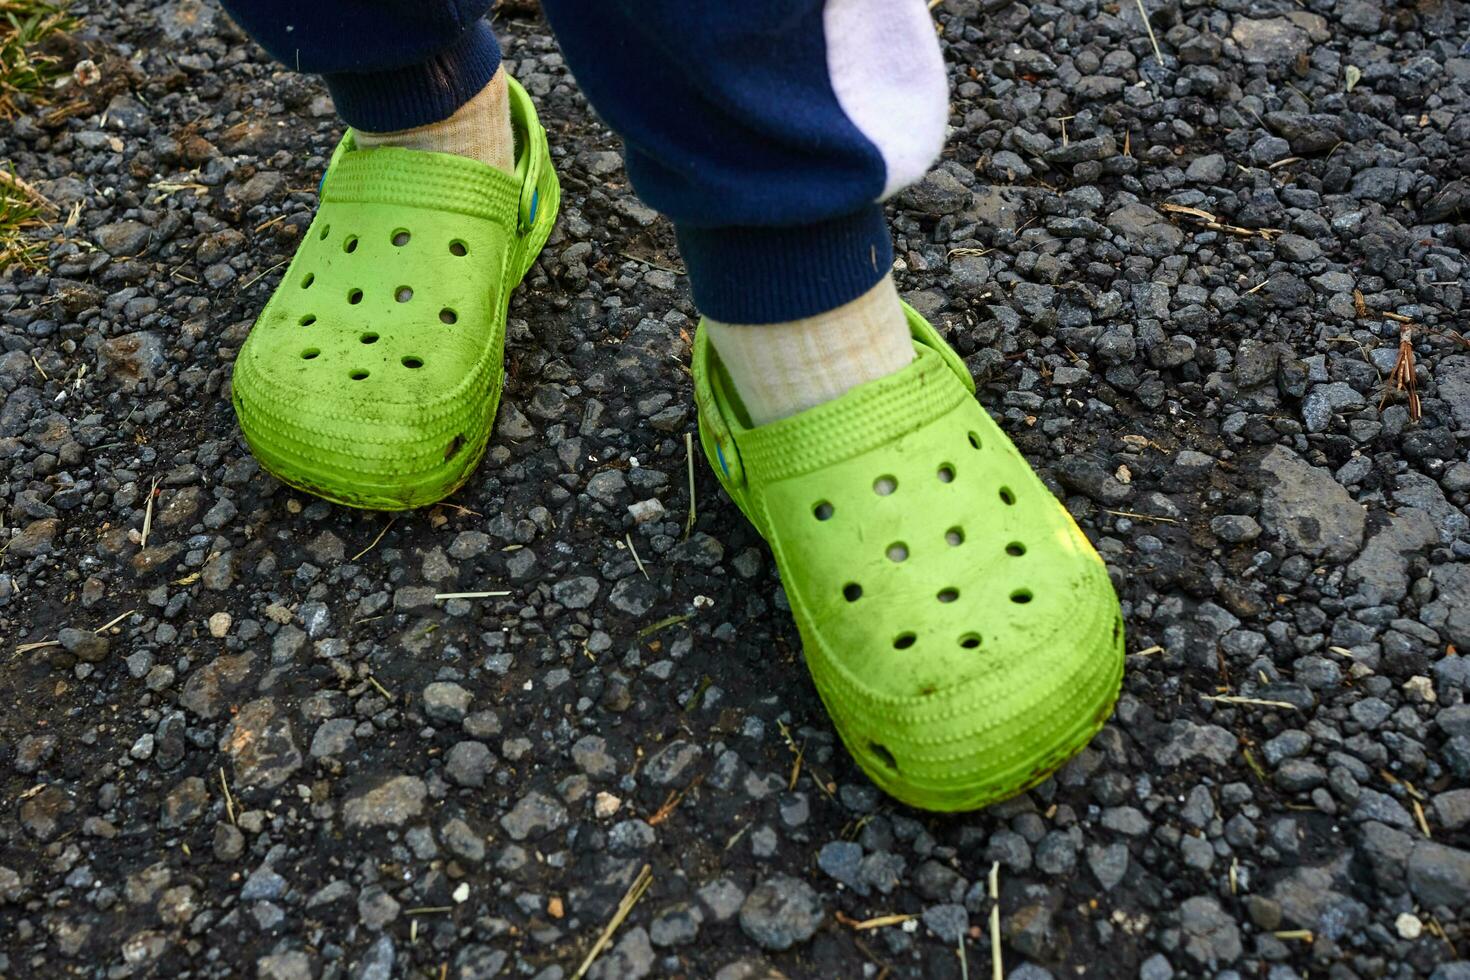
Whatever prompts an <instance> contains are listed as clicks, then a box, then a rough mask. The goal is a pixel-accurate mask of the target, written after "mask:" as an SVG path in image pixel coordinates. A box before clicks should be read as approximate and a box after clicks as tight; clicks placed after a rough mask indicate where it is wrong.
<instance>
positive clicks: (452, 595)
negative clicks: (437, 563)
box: [434, 592, 510, 601]
mask: <svg viewBox="0 0 1470 980" xmlns="http://www.w3.org/2000/svg"><path fill="white" fill-rule="evenodd" d="M504 595H510V593H509V592H435V593H434V599H435V601H443V600H445V599H491V598H496V597H499V596H504Z"/></svg>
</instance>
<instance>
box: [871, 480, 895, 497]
mask: <svg viewBox="0 0 1470 980" xmlns="http://www.w3.org/2000/svg"><path fill="white" fill-rule="evenodd" d="M897 489H898V479H897V478H896V477H892V476H880V477H878V479H876V480H874V481H873V492H874V493H876V494H877V495H878V496H880V497H886V496H888V495H889V494H890V493H892V492H893V491H895V490H897Z"/></svg>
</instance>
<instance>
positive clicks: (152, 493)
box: [138, 476, 158, 548]
mask: <svg viewBox="0 0 1470 980" xmlns="http://www.w3.org/2000/svg"><path fill="white" fill-rule="evenodd" d="M157 496H158V477H156V476H155V477H154V478H153V484H152V486H150V487H149V488H148V506H147V507H145V508H144V510H143V532H142V534H141V535H139V541H138V547H139V548H146V547H148V532H150V531H152V530H153V499H154V498H155V497H157Z"/></svg>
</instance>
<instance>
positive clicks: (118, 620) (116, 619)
mask: <svg viewBox="0 0 1470 980" xmlns="http://www.w3.org/2000/svg"><path fill="white" fill-rule="evenodd" d="M137 611H138V610H136V609H129V610H128V611H127V612H125V613H119V614H118V615H116V616H114V617H112V618H111V619H109V620H108V621H107V622H105V623H103V624H102V625H101V626H99V627H97V628H96V629H94V630H93V631H92V632H93V633H105V632H107V631H108V630H110V629H112V628H113V627H114V626H116V625H117V624H118V623H121V622H122V621H123V620H125V619H127V618H128V617H129V616H131V615H132V614H133V613H135V612H137Z"/></svg>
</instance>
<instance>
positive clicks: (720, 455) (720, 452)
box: [715, 442, 730, 476]
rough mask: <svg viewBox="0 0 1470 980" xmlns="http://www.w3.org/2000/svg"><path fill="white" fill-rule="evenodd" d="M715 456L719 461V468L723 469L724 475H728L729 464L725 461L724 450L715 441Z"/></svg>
mask: <svg viewBox="0 0 1470 980" xmlns="http://www.w3.org/2000/svg"><path fill="white" fill-rule="evenodd" d="M715 456H716V457H717V458H718V459H719V461H720V469H722V470H724V471H725V475H726V476H729V475H730V464H728V463H726V462H725V450H724V449H723V448H721V446H720V444H719V443H718V442H717V443H715Z"/></svg>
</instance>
